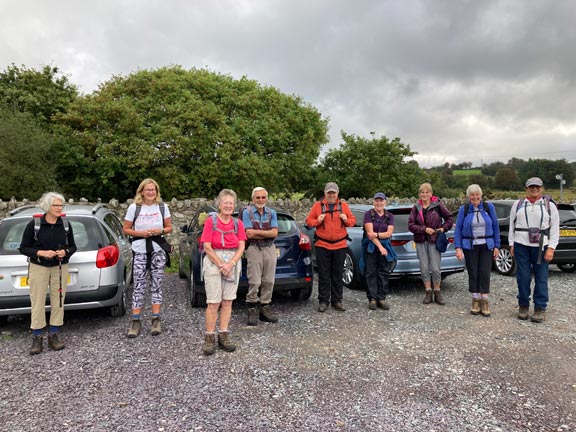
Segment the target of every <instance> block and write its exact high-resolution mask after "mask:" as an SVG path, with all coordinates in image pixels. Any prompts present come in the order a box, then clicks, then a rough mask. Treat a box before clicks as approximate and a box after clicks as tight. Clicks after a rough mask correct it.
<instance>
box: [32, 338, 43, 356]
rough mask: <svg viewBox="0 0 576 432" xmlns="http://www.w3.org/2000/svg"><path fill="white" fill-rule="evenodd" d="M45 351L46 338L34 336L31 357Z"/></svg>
mask: <svg viewBox="0 0 576 432" xmlns="http://www.w3.org/2000/svg"><path fill="white" fill-rule="evenodd" d="M43 349H44V338H43V337H42V336H32V346H31V347H30V355H35V354H40V353H41V352H42V350H43Z"/></svg>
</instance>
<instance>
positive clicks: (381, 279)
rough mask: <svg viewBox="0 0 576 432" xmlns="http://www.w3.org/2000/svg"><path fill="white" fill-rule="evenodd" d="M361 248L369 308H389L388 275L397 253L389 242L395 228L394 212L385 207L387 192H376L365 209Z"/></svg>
mask: <svg viewBox="0 0 576 432" xmlns="http://www.w3.org/2000/svg"><path fill="white" fill-rule="evenodd" d="M363 225H364V237H363V239H362V250H363V252H364V262H365V264H366V272H365V274H366V295H367V296H368V309H370V310H376V308H381V309H384V310H388V309H390V305H389V304H388V302H387V301H386V296H387V295H388V294H389V293H390V288H389V286H388V279H389V277H390V266H391V263H392V262H393V261H394V259H395V258H396V257H395V253H394V250H393V249H392V245H391V243H390V238H391V237H392V233H393V232H394V215H393V214H392V213H390V212H387V211H386V194H384V193H383V192H376V193H375V194H374V208H373V209H371V210H370V211H367V212H366V213H364V224H363Z"/></svg>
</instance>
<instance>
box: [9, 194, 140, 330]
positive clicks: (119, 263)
mask: <svg viewBox="0 0 576 432" xmlns="http://www.w3.org/2000/svg"><path fill="white" fill-rule="evenodd" d="M42 213H43V212H42V210H40V209H39V208H38V207H34V206H24V207H20V208H17V209H14V210H12V211H11V212H10V216H9V217H7V218H5V219H3V220H2V221H0V318H4V319H5V317H6V315H16V314H28V313H30V297H29V286H28V261H27V257H26V256H24V255H22V254H20V251H19V250H18V248H19V247H20V242H21V240H22V233H23V232H24V228H25V227H26V225H27V224H28V223H29V222H30V221H31V220H32V218H33V216H34V215H35V214H42ZM62 213H63V214H65V215H66V217H67V219H68V221H69V222H70V225H71V226H72V231H73V233H74V241H75V242H76V246H77V248H78V249H77V251H76V253H75V254H74V255H72V257H71V259H70V263H69V277H68V281H66V284H67V288H66V291H67V292H66V299H65V303H64V308H65V310H73V309H94V308H108V310H109V312H110V315H112V316H122V315H124V314H125V313H126V290H127V288H128V285H129V284H130V281H131V279H132V250H131V248H130V242H129V241H128V238H127V237H126V236H125V235H124V233H123V232H122V222H121V221H120V220H119V219H118V217H117V216H116V215H115V214H114V212H113V211H112V210H110V209H109V208H108V207H106V205H104V204H97V205H95V206H88V205H74V204H70V205H66V206H65V207H64V209H63V211H62ZM49 309H50V303H49V298H48V296H47V304H46V310H47V311H48V310H49Z"/></svg>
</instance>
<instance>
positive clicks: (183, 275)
mask: <svg viewBox="0 0 576 432" xmlns="http://www.w3.org/2000/svg"><path fill="white" fill-rule="evenodd" d="M183 269H184V263H183V262H182V255H181V254H180V255H178V276H180V279H186V273H184V270H183Z"/></svg>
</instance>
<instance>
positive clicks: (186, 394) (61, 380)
mask: <svg viewBox="0 0 576 432" xmlns="http://www.w3.org/2000/svg"><path fill="white" fill-rule="evenodd" d="M549 282H550V298H551V301H550V306H549V310H548V312H547V316H546V321H545V322H544V323H543V324H534V323H531V322H530V321H520V320H518V319H516V312H517V307H516V281H515V278H510V277H504V276H499V275H497V274H496V273H493V275H492V294H491V304H490V307H491V310H492V316H491V317H489V318H486V317H482V316H480V315H479V316H473V315H471V314H470V313H469V308H470V303H471V300H470V296H469V293H468V292H467V275H466V274H465V273H463V274H458V275H453V276H450V277H449V278H447V279H446V280H445V281H444V283H443V294H444V297H445V300H446V306H438V305H435V304H430V305H423V304H422V298H423V294H424V292H423V289H422V288H421V284H420V282H418V281H412V282H409V283H402V284H399V283H394V284H393V285H392V289H393V292H392V295H391V296H390V299H389V300H390V304H391V309H390V310H389V311H382V310H380V309H378V310H375V311H370V310H368V300H367V298H366V295H365V294H364V293H363V292H360V291H351V290H348V289H345V292H344V304H345V306H346V307H347V308H348V310H347V311H346V312H344V313H342V312H337V311H334V310H332V309H328V310H327V311H326V312H325V313H323V314H321V313H318V312H317V311H316V308H317V304H318V302H317V300H316V299H315V297H316V288H315V291H314V293H313V296H312V299H311V300H309V301H307V302H297V301H294V300H292V299H291V298H289V297H287V296H276V297H275V300H274V303H273V308H274V312H275V313H277V314H278V316H279V319H280V322H279V323H278V324H271V323H262V322H258V325H257V326H256V327H249V326H247V325H246V305H245V303H244V302H242V301H238V302H235V304H234V312H233V317H232V323H231V330H232V333H231V337H232V338H233V340H234V342H235V343H237V345H238V349H237V350H236V352H233V353H226V352H224V351H222V350H217V352H216V354H215V355H213V356H209V357H206V356H204V355H203V354H202V343H203V333H204V329H203V328H204V324H203V323H204V310H203V309H192V308H191V307H190V306H189V305H188V303H187V300H188V295H187V292H186V285H185V282H184V281H183V280H180V279H178V276H177V275H175V274H170V275H167V277H166V281H165V303H164V306H163V311H162V326H163V330H164V332H163V333H162V334H161V335H160V336H155V337H153V336H151V335H150V316H149V311H148V310H147V311H145V313H144V319H143V329H142V335H141V336H139V337H137V338H135V339H128V338H127V337H126V331H127V330H128V327H129V324H130V317H129V315H128V314H127V315H126V316H124V317H121V318H112V317H110V316H108V315H107V314H106V312H105V311H101V310H92V311H76V312H67V314H66V317H65V326H64V328H63V332H62V340H63V341H64V342H65V343H66V349H64V350H62V351H59V352H53V351H51V350H49V349H47V348H46V347H45V351H44V352H43V353H42V354H40V355H37V356H30V355H29V354H28V349H29V346H30V343H31V334H30V330H29V328H28V327H29V316H15V317H10V319H9V320H8V322H7V323H4V324H2V328H1V329H0V362H1V364H2V367H1V368H0V382H1V383H2V391H1V394H0V430H6V431H31V432H34V431H46V430H53V431H109V430H114V431H131V432H132V431H230V430H234V431H276V430H278V431H307V430H309V431H428V432H431V431H438V432H439V431H506V432H508V431H572V430H576V331H575V330H576V312H575V310H576V309H575V302H574V294H575V290H576V275H575V274H567V273H562V272H560V271H559V270H558V269H557V268H556V266H551V272H550V281H549Z"/></svg>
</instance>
